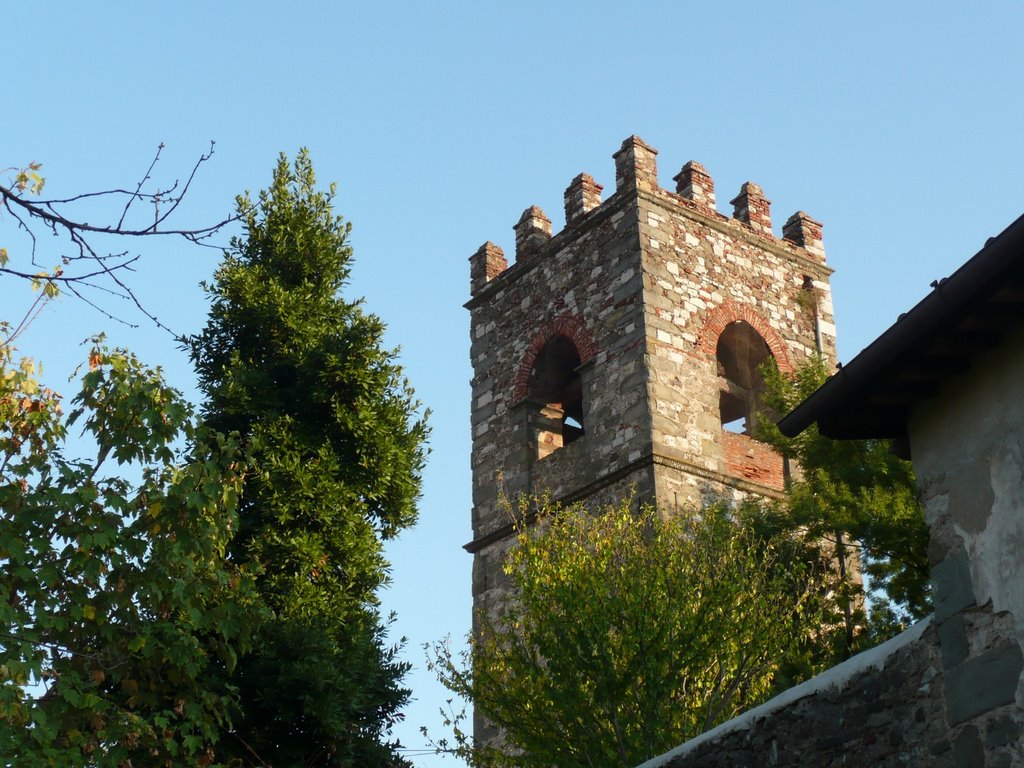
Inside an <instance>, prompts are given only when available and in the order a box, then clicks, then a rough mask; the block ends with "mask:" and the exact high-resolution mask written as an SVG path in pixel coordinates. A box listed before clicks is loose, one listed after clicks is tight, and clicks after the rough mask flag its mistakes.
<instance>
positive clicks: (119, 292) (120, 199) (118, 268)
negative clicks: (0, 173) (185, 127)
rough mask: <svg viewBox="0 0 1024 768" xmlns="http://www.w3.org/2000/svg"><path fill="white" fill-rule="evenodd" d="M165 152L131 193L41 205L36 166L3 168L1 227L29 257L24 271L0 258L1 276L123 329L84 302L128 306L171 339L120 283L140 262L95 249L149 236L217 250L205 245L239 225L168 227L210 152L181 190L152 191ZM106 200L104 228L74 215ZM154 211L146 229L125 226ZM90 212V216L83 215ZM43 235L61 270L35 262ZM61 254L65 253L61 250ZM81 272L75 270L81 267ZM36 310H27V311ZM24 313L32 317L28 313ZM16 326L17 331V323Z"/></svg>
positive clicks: (229, 220)
mask: <svg viewBox="0 0 1024 768" xmlns="http://www.w3.org/2000/svg"><path fill="white" fill-rule="evenodd" d="M163 149H164V145H163V144H162V143H161V144H160V145H159V146H158V147H157V150H156V153H155V154H154V156H153V159H152V160H151V161H150V163H149V166H148V167H147V168H146V171H145V173H143V174H142V176H141V177H140V178H139V180H138V182H137V183H136V184H135V187H134V189H120V188H117V189H107V190H101V191H97V192H85V193H81V194H77V195H73V196H71V197H64V198H49V199H43V198H40V197H39V192H40V191H41V189H42V185H43V179H42V177H41V176H39V175H38V173H36V171H37V170H38V168H39V166H38V165H37V164H32V165H31V166H28V167H27V168H25V169H16V168H9V169H7V172H8V173H11V172H13V175H12V176H11V178H10V179H9V181H8V183H6V184H4V183H0V221H2V217H3V214H4V213H6V214H7V215H8V216H9V217H10V219H11V221H13V222H14V223H15V228H16V229H17V230H20V231H22V232H24V233H25V234H26V235H27V238H28V245H29V248H28V251H27V254H26V255H25V256H22V257H21V259H20V261H21V263H22V265H24V266H20V267H19V266H18V265H17V263H16V262H15V263H10V262H11V259H12V258H14V256H12V255H11V254H8V253H7V252H6V251H0V275H6V276H9V277H14V278H19V279H24V280H29V281H32V282H33V284H34V287H36V288H38V287H43V288H44V292H45V293H47V294H48V296H51V297H52V296H53V295H56V293H58V292H59V291H61V290H63V291H67V292H68V293H70V294H71V295H72V296H74V297H76V298H78V299H81V300H82V301H84V302H85V303H86V304H88V305H90V306H91V307H93V308H95V309H97V310H98V311H99V312H101V313H102V314H103V315H105V316H106V317H107V318H109V319H112V320H117V321H119V322H122V323H124V324H126V325H129V326H133V327H134V326H135V325H136V324H134V323H131V322H128V321H127V320H125V319H123V318H121V317H118V316H117V314H116V312H115V311H112V310H111V309H109V308H107V307H105V306H104V305H103V304H104V302H102V300H94V299H90V298H88V297H87V295H86V293H87V292H93V291H98V292H101V293H105V294H107V296H108V297H114V298H117V299H119V300H123V301H127V302H129V303H130V304H132V305H133V306H134V309H135V310H136V311H138V312H141V313H142V314H143V315H144V316H145V317H146V318H147V319H148V320H149V321H150V322H152V323H154V324H155V325H157V326H158V327H160V328H162V329H164V330H166V331H168V332H169V333H172V335H173V332H171V330H170V329H169V328H168V327H167V326H166V325H164V324H163V323H161V322H160V321H159V320H158V319H157V318H156V316H155V315H154V314H153V313H152V312H150V311H149V310H147V309H146V308H145V307H144V306H143V304H142V303H141V302H140V301H139V299H138V297H137V296H136V294H135V292H134V290H133V289H132V287H131V286H130V285H129V284H128V283H127V282H126V281H125V275H126V273H128V272H132V271H134V267H135V265H136V262H138V261H139V259H140V255H139V254H134V255H129V252H128V251H126V250H125V251H119V252H114V251H107V250H105V249H104V248H102V247H100V243H101V242H102V241H103V239H105V238H107V237H114V238H136V237H153V236H170V237H180V238H183V239H184V240H187V241H188V242H190V243H193V244H196V245H201V246H206V247H217V246H216V245H213V244H211V243H210V242H208V241H209V239H210V238H212V237H213V236H214V235H216V234H217V233H218V232H220V231H221V230H222V229H224V227H226V226H228V225H229V224H231V223H232V222H234V221H237V220H238V218H239V217H238V215H232V216H228V217H226V218H223V219H221V220H219V221H217V222H215V223H213V224H209V225H206V226H200V227H194V228H192V227H181V226H177V225H171V222H170V221H169V220H170V218H171V217H172V216H173V215H174V213H175V212H176V211H177V210H178V207H179V206H180V205H181V203H182V201H183V200H184V199H185V196H186V195H187V194H188V192H189V190H190V189H191V188H192V183H193V182H194V181H195V179H196V175H197V174H198V172H199V169H200V168H201V167H202V165H203V164H204V163H206V162H207V161H209V160H210V158H211V157H212V156H213V151H214V143H213V142H210V149H209V151H207V152H205V153H203V154H201V155H200V156H199V158H198V160H196V162H195V164H194V165H193V166H192V169H191V171H190V172H189V174H188V176H187V178H186V179H185V181H184V183H181V182H180V180H175V181H174V182H173V184H171V185H170V186H169V187H167V188H165V189H160V188H159V187H156V188H155V189H154V188H153V186H152V185H153V171H154V169H155V168H156V165H157V163H158V162H159V160H160V157H161V154H162V152H163ZM97 200H99V201H101V202H102V201H104V200H109V201H111V202H113V203H114V205H115V206H116V208H115V210H113V211H112V212H111V213H110V218H109V220H108V221H106V222H101V223H98V224H94V223H89V221H86V220H85V218H84V217H83V216H81V215H80V214H81V213H82V210H81V208H80V207H77V208H76V206H80V205H81V204H84V203H91V204H95V202H96V201H97ZM136 204H142V205H151V206H153V216H152V220H151V221H150V222H149V223H146V224H145V225H142V224H141V223H136V224H131V223H129V222H130V219H131V218H134V219H136V221H137V220H138V219H139V213H140V212H139V211H137V210H136V209H137V205H136ZM89 210H90V213H91V211H92V209H89ZM42 231H49V233H50V234H51V235H53V236H55V237H59V238H61V240H62V242H63V243H65V244H69V245H70V249H69V250H67V251H65V252H63V253H60V255H59V260H60V264H61V266H56V267H50V268H47V267H45V266H44V265H42V264H41V263H40V261H42V259H40V249H41V243H40V240H39V234H40V232H42ZM62 250H63V249H62ZM79 265H80V266H79ZM35 309H36V304H33V310H35ZM30 314H33V316H34V313H33V312H32V310H30ZM19 325H21V324H19Z"/></svg>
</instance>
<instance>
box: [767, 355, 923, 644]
mask: <svg viewBox="0 0 1024 768" xmlns="http://www.w3.org/2000/svg"><path fill="white" fill-rule="evenodd" d="M762 374H763V376H764V380H765V385H766V388H765V392H764V404H765V406H766V409H767V412H768V416H770V415H774V417H775V418H777V417H778V416H779V415H782V414H785V413H788V412H789V411H790V410H792V409H793V408H794V407H796V405H798V404H799V403H800V402H802V401H803V400H804V399H806V398H807V397H808V396H809V395H810V394H811V393H812V392H814V391H815V390H816V389H817V388H818V387H819V386H821V385H822V384H823V383H824V382H825V380H826V379H827V378H828V372H827V370H826V368H825V365H824V362H823V361H822V360H820V359H815V360H812V361H810V362H809V363H808V364H807V365H805V366H803V367H802V368H800V369H799V370H798V371H797V372H796V374H795V376H793V377H789V376H785V375H783V374H782V373H780V372H779V371H778V369H777V368H776V367H775V366H774V365H773V364H768V365H766V366H765V367H764V368H763V369H762ZM768 416H766V417H765V418H762V419H760V420H759V428H758V435H757V436H758V438H759V439H760V440H763V441H765V442H767V443H769V444H770V445H772V446H774V447H775V448H776V449H777V450H779V451H780V452H781V453H782V454H783V455H784V456H786V457H787V458H788V459H790V460H792V461H793V462H795V464H796V465H797V466H799V468H800V470H799V473H798V474H797V475H796V477H795V478H794V480H793V482H792V483H791V485H790V487H789V489H788V496H787V499H786V500H785V501H784V502H783V503H781V504H779V505H776V506H774V507H772V508H769V509H767V510H766V514H765V522H766V523H767V524H768V525H769V526H771V527H772V528H774V529H775V530H778V531H787V532H791V533H794V534H798V535H799V536H800V537H801V538H802V539H803V541H804V542H806V543H807V544H808V545H809V546H810V547H812V548H814V549H816V550H817V551H818V553H819V554H821V555H823V556H824V557H825V558H826V559H831V560H832V561H833V562H843V561H844V560H845V559H846V555H845V552H844V550H849V551H857V552H859V555H860V564H861V568H862V569H863V573H864V574H866V575H867V577H868V580H869V584H870V588H871V590H870V592H869V594H868V595H867V596H866V598H867V603H868V607H869V618H870V627H869V629H870V630H871V631H870V632H868V633H865V634H864V636H863V637H862V638H861V639H860V640H859V641H857V642H853V643H851V644H850V647H849V648H847V649H846V654H844V655H847V654H848V653H850V652H852V651H853V650H856V649H857V648H859V647H860V646H863V645H864V644H869V645H872V644H875V643H877V642H879V641H881V640H884V639H886V638H887V637H890V636H892V635H894V634H896V633H897V632H899V631H901V630H902V629H904V628H905V627H906V626H908V625H909V624H910V623H912V622H913V621H916V620H918V619H921V618H923V617H924V616H926V615H928V613H930V612H931V610H932V609H931V596H930V571H929V567H928V528H927V525H926V524H925V521H924V514H923V511H922V509H921V504H920V501H919V499H918V492H917V485H916V482H915V479H914V471H913V467H912V465H911V464H910V462H909V461H905V460H903V459H900V458H899V457H897V456H896V455H895V454H894V453H893V452H892V450H891V449H890V444H889V442H888V441H885V440H831V439H829V438H827V437H825V436H823V435H822V434H820V433H819V431H818V427H817V425H816V424H815V425H811V426H810V427H808V428H807V429H806V430H804V431H803V432H802V433H801V434H800V435H798V436H797V437H795V438H787V437H785V436H783V435H782V434H781V433H780V432H779V429H778V427H777V426H776V425H775V418H770V417H768ZM844 573H845V570H844ZM855 575H856V574H855V573H852V572H851V573H850V574H849V576H850V577H851V578H850V579H847V580H846V583H845V585H843V586H842V588H844V589H846V590H847V592H848V593H849V594H850V596H851V601H852V603H853V604H854V605H856V604H858V603H863V601H864V597H865V596H864V595H863V594H861V587H860V584H859V581H857V580H856V579H855V578H854V577H855Z"/></svg>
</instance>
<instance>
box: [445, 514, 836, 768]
mask: <svg viewBox="0 0 1024 768" xmlns="http://www.w3.org/2000/svg"><path fill="white" fill-rule="evenodd" d="M633 506H634V505H631V504H630V502H629V501H628V500H627V501H625V502H623V503H621V504H619V505H618V506H615V507H609V508H607V509H604V510H602V511H600V512H599V513H597V514H591V513H590V512H588V511H587V510H586V509H584V508H583V507H581V506H574V507H571V508H569V509H563V510H558V509H555V508H552V507H551V506H548V505H544V506H543V508H542V509H541V510H540V515H539V522H538V523H537V524H534V525H530V526H524V527H521V529H520V531H519V534H518V537H517V539H516V542H515V544H514V545H513V547H512V549H511V550H510V551H509V554H508V556H507V559H506V561H505V563H504V570H505V573H506V574H507V575H508V577H509V579H510V590H511V594H510V598H509V601H508V602H507V604H506V605H504V606H503V607H502V608H500V609H498V613H497V614H496V615H485V614H479V615H477V617H476V627H475V629H474V633H473V634H472V636H471V639H470V640H471V642H470V651H467V652H466V653H465V654H464V655H462V656H459V655H456V654H453V652H452V651H451V650H450V648H449V647H448V645H447V644H446V643H439V644H436V645H435V646H434V647H433V652H432V653H431V654H430V656H429V658H430V663H431V665H432V667H433V669H434V670H435V671H436V672H437V674H438V676H439V678H440V680H441V681H442V682H443V683H444V684H445V685H446V686H447V687H448V688H449V690H451V691H452V692H454V693H455V694H457V695H458V696H460V697H462V698H464V699H465V700H468V701H469V702H472V704H473V707H474V709H475V711H476V714H477V716H479V717H482V718H485V719H486V720H487V721H489V722H490V723H492V724H493V725H495V726H497V728H498V729H499V730H500V731H501V733H502V734H503V736H502V738H501V740H500V741H499V742H495V743H492V744H475V745H474V744H473V743H472V739H471V737H470V736H469V735H468V734H467V733H466V732H465V730H464V729H463V725H464V713H462V714H459V715H454V716H453V715H452V713H451V712H449V713H448V724H449V725H451V726H454V733H455V739H454V742H452V743H447V742H440V743H439V744H438V746H439V747H440V748H441V749H451V750H453V751H455V752H456V753H458V754H459V755H461V756H462V757H464V758H466V759H467V760H468V761H469V762H470V764H471V765H474V766H524V767H526V766H538V767H541V766H542V767H543V768H549V766H552V765H557V766H559V767H560V768H570V767H571V766H600V765H637V764H639V763H640V762H643V761H644V760H646V759H649V758H651V757H654V756H656V755H658V754H661V753H663V752H664V751H666V750H667V749H670V748H671V747H673V746H676V745H678V744H679V743H681V742H683V741H686V740H688V739H690V738H692V737H694V736H696V735H698V734H700V733H702V732H703V731H706V730H708V729H710V728H712V727H714V726H715V725H717V724H719V723H721V722H723V721H724V720H727V719H729V718H731V717H733V716H735V715H736V714H738V713H739V712H741V711H743V710H745V709H747V708H749V707H750V706H752V705H755V704H758V703H760V702H761V701H762V700H763V699H764V698H766V696H767V695H768V694H769V693H770V691H771V690H772V681H773V676H774V673H775V670H776V666H777V664H776V660H777V659H779V658H781V657H783V656H784V655H785V654H786V653H787V652H788V651H789V649H790V648H792V647H793V645H794V644H796V643H799V642H800V640H801V639H802V638H803V637H804V636H805V635H806V634H807V632H808V631H809V629H808V628H810V627H815V626H817V622H816V620H815V617H814V616H813V615H809V614H808V611H810V610H813V609H814V604H813V603H811V602H808V601H807V600H806V598H807V597H808V596H809V595H811V594H814V589H813V583H812V581H811V580H810V576H811V574H809V572H808V571H806V570H805V569H804V567H803V566H802V565H801V564H800V563H799V562H796V563H793V562H788V561H786V560H781V559H780V558H779V555H778V550H777V547H776V544H775V543H774V542H771V541H766V540H764V539H762V538H760V537H759V536H757V535H756V534H755V533H754V532H753V530H752V528H751V527H749V526H748V525H747V524H746V523H745V521H744V520H743V519H742V517H737V516H736V515H732V514H729V513H728V512H727V511H726V510H725V509H724V508H723V507H720V506H714V507H709V508H707V509H705V510H703V511H702V512H700V513H694V514H691V515H673V516H669V517H666V516H663V515H662V514H660V513H659V512H657V511H656V510H654V509H651V508H643V509H640V510H639V511H636V510H634V509H633V508H632V507H633ZM520 512H525V508H521V509H520ZM524 517H525V516H524V515H520V517H519V519H524Z"/></svg>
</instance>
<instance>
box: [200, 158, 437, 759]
mask: <svg viewBox="0 0 1024 768" xmlns="http://www.w3.org/2000/svg"><path fill="white" fill-rule="evenodd" d="M333 194H334V190H333V187H332V188H331V189H330V190H329V191H326V192H324V191H320V190H318V189H317V187H316V180H315V176H314V173H313V167H312V163H311V161H310V159H309V156H308V154H307V153H306V152H305V151H302V152H300V153H299V155H298V156H297V157H296V159H295V162H294V164H291V163H289V162H288V160H287V158H285V157H284V156H283V155H282V157H281V158H280V160H279V162H278V164H277V167H276V169H275V171H274V175H273V181H272V184H271V186H270V187H269V189H267V190H266V191H263V192H261V193H260V194H259V196H258V198H257V199H256V200H255V201H254V200H252V199H251V198H250V197H248V196H242V197H240V198H239V199H238V212H239V215H240V217H241V220H242V222H243V225H244V234H243V236H242V237H239V238H237V239H235V240H234V241H233V242H232V245H231V248H230V249H229V251H228V252H227V253H226V254H225V258H224V261H223V263H222V264H221V266H220V267H219V269H218V270H217V272H216V275H215V278H214V280H213V282H212V283H211V284H209V285H207V286H206V289H207V292H208V294H209V296H210V298H211V309H210V316H209V320H208V323H207V325H206V327H205V329H204V330H203V332H202V333H201V334H199V335H198V336H196V337H194V338H192V339H191V340H190V344H189V346H190V349H191V354H192V358H193V360H194V362H195V366H196V370H197V372H198V376H199V380H200V386H201V388H202V390H203V392H204V394H205V397H206V401H205V405H204V408H203V418H204V421H205V423H206V424H207V425H208V426H209V427H210V428H212V429H215V430H218V431H222V432H224V431H230V432H233V433H234V432H237V433H238V434H239V435H240V436H241V438H242V440H243V441H244V444H245V446H246V448H247V451H248V455H249V467H250V472H249V474H248V476H247V477H246V482H245V486H244V488H243V489H242V492H241V498H240V502H239V517H240V528H239V533H238V535H237V536H236V537H235V539H234V540H233V541H232V542H231V544H230V547H229V552H230V557H231V559H232V561H233V562H237V563H240V564H245V565H246V567H249V568H251V569H252V570H253V571H255V572H258V573H259V575H258V577H257V590H258V593H259V597H260V600H261V601H262V603H263V604H264V605H265V606H266V608H267V612H268V613H267V620H266V621H264V622H263V623H262V625H261V626H260V627H259V630H258V632H257V640H256V642H255V644H254V647H253V648H252V649H251V650H250V651H249V652H248V653H247V654H245V655H244V656H243V657H242V658H241V659H240V660H239V664H238V670H237V673H236V675H235V677H234V681H235V682H236V684H237V685H238V686H239V688H240V691H241V697H240V701H241V711H240V713H239V717H238V718H237V721H236V725H235V729H234V731H233V733H232V736H233V738H232V739H230V740H227V741H225V742H224V743H223V744H222V746H221V749H222V751H223V757H224V759H235V760H239V761H242V762H245V763H252V764H257V765H262V764H263V763H264V762H265V763H269V764H274V765H301V764H316V765H323V766H332V765H360V766H373V765H392V764H398V763H399V762H401V758H400V757H399V756H398V754H397V752H396V750H395V745H394V744H392V743H389V742H388V741H387V734H388V732H389V730H390V728H391V726H392V725H393V724H394V722H395V721H396V719H397V718H398V717H400V713H399V709H400V707H401V706H402V704H403V703H404V702H405V701H406V700H407V697H408V691H406V690H405V689H404V688H402V687H401V679H402V676H403V675H404V673H405V671H406V669H407V665H406V664H404V663H400V662H398V661H397V660H396V657H395V653H396V651H395V649H394V648H389V647H388V646H387V645H386V629H387V622H385V621H384V620H383V619H382V618H381V616H380V615H379V611H378V609H377V604H378V602H377V591H378V589H380V588H381V587H382V586H383V585H384V584H385V583H386V581H387V569H388V565H387V562H386V561H385V559H384V557H383V553H382V541H383V540H384V539H387V538H389V537H392V536H394V535H396V534H397V533H398V532H399V531H401V530H402V529H403V528H406V527H408V526H410V525H412V524H413V523H414V521H415V519H416V502H417V499H418V496H419V492H420V475H421V470H422V467H423V462H424V455H425V449H424V441H425V438H426V435H427V430H426V426H425V423H424V418H421V417H419V416H417V412H418V410H419V405H418V403H417V402H416V401H415V399H414V397H413V392H412V389H411V388H410V387H409V385H408V383H407V382H406V381H405V379H404V378H403V376H402V372H401V369H400V367H399V366H398V364H397V363H396V360H395V353H394V352H392V351H390V350H388V349H386V348H385V346H384V344H383V335H384V325H383V323H382V322H381V321H380V319H379V318H377V317H376V316H374V315H372V314H369V313H367V312H364V311H363V309H362V307H361V304H360V302H358V301H346V300H345V299H344V298H342V297H341V295H340V291H341V289H342V287H343V286H344V284H345V283H346V282H347V280H348V277H349V274H350V270H351V260H352V250H351V248H350V246H349V245H348V235H349V225H348V224H347V223H346V222H345V221H343V219H342V218H341V217H339V216H337V215H335V213H334V211H333V207H332V198H333ZM261 761H262V762H261Z"/></svg>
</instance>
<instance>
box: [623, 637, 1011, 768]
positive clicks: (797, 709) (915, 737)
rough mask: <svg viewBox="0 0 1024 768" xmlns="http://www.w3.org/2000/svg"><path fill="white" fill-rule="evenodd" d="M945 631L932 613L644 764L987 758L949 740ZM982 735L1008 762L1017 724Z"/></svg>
mask: <svg viewBox="0 0 1024 768" xmlns="http://www.w3.org/2000/svg"><path fill="white" fill-rule="evenodd" d="M943 690H944V686H943V663H942V652H941V651H940V647H939V640H938V633H937V632H936V629H935V626H934V625H933V623H932V622H931V620H930V619H926V620H925V621H924V622H922V623H921V624H919V625H917V626H916V627H913V628H911V629H910V630H908V631H907V632H905V633H904V634H903V635H900V636H899V637H897V638H894V639H893V640H891V641H889V642H888V643H886V644H884V645H882V646H879V647H878V648H875V649H872V650H871V651H867V652H865V653H863V654H860V655H859V656H855V657H853V658H852V659H850V660H848V661H847V662H845V663H843V664H841V665H839V666H837V667H834V668H833V669H831V670H829V671H828V672H826V673H825V674H823V675H819V676H818V677H816V678H814V679H812V680H809V681H808V682H806V683H804V684H803V685H800V686H797V687H796V688H794V689H792V690H790V691H786V692H785V693H783V694H781V695H780V696H778V697H776V698H775V699H773V700H771V701H769V702H767V703H766V704H764V705H762V706H760V707H758V708H756V709H754V710H751V711H750V712H747V713H745V714H743V715H741V716H740V717H738V718H735V719H734V720H730V721H729V722H727V723H724V724H723V725H721V726H719V727H718V728H716V729H714V730H712V731H709V732H708V733H706V734H704V735H702V736H699V737H697V738H696V739H692V740H691V741H689V742H686V743H685V744H683V745H681V746H680V747H678V748H676V749H674V750H672V751H671V752H668V753H666V754H665V755H662V756H660V757H658V758H655V759H654V760H650V761H648V762H647V763H644V764H643V766H642V767H641V768H764V767H765V766H779V768H787V767H789V766H793V767H794V768H795V767H796V766H815V768H833V767H834V768H839V766H872V768H875V767H876V766H877V767H880V768H894V767H895V766H915V767H917V766H930V767H932V768H954V766H967V765H970V766H974V765H977V766H984V765H986V763H985V762H984V761H982V762H977V763H976V762H970V761H969V760H968V761H967V762H965V759H968V758H969V755H970V754H971V748H972V745H971V744H969V743H966V742H963V741H962V740H958V739H956V738H951V735H950V732H949V727H948V717H949V715H948V711H947V705H946V700H945V697H944V695H943ZM976 735H977V737H978V738H979V739H981V740H983V741H985V742H986V743H988V744H990V745H992V746H991V752H992V754H993V756H995V755H997V754H998V755H1001V756H1002V757H997V758H995V759H993V761H992V762H989V763H987V765H988V766H990V767H991V766H996V765H999V766H1004V767H1005V766H1010V765H1018V764H1019V763H1013V762H1010V761H1009V760H1010V757H1009V755H1010V753H1011V751H1012V744H1011V741H1012V740H1013V739H1014V738H1015V731H1014V729H1013V725H1012V723H1011V722H1010V721H1009V720H1008V719H1006V718H1002V719H999V718H996V719H993V720H991V721H990V722H989V723H988V724H987V726H986V728H985V729H984V730H983V731H981V732H979V733H977V734H976Z"/></svg>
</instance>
